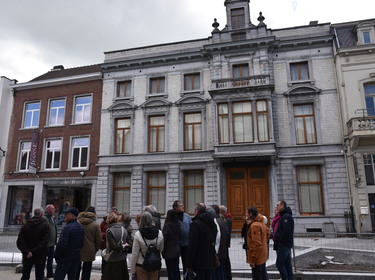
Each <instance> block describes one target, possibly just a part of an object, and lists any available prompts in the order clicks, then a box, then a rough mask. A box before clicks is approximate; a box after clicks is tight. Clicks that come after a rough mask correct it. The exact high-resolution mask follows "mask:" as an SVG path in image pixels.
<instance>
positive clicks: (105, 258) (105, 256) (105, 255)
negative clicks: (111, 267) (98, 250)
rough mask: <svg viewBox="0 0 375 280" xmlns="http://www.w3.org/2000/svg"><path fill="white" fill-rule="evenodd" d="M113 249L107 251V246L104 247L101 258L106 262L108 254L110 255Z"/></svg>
mask: <svg viewBox="0 0 375 280" xmlns="http://www.w3.org/2000/svg"><path fill="white" fill-rule="evenodd" d="M112 253H113V251H111V252H110V253H108V248H105V249H104V250H103V251H102V258H103V259H104V260H105V261H106V262H108V260H109V258H110V256H111V255H112Z"/></svg>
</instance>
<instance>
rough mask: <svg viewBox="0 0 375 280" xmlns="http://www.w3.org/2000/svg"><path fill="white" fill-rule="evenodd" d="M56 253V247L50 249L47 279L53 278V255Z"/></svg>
mask: <svg viewBox="0 0 375 280" xmlns="http://www.w3.org/2000/svg"><path fill="white" fill-rule="evenodd" d="M54 253H55V246H52V247H48V255H47V277H53V267H52V264H53V254H54Z"/></svg>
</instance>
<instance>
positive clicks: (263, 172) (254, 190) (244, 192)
mask: <svg viewBox="0 0 375 280" xmlns="http://www.w3.org/2000/svg"><path fill="white" fill-rule="evenodd" d="M226 176H227V177H226V178H227V202H228V203H227V204H228V205H227V207H228V210H229V211H230V212H231V214H232V215H233V224H232V228H233V230H234V231H238V230H241V228H242V226H243V223H244V219H245V212H246V209H247V208H248V207H249V206H255V207H256V208H257V209H258V211H259V213H261V214H263V215H265V216H266V217H267V218H269V216H270V202H269V201H270V200H269V189H268V169H267V167H247V168H228V169H227V174H226Z"/></svg>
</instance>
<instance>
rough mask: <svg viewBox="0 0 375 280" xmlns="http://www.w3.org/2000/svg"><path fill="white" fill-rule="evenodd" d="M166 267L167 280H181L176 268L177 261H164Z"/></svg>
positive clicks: (178, 270)
mask: <svg viewBox="0 0 375 280" xmlns="http://www.w3.org/2000/svg"><path fill="white" fill-rule="evenodd" d="M165 264H166V266H167V272H168V280H179V279H181V275H180V268H179V267H178V258H177V259H165Z"/></svg>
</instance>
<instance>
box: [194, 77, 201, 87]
mask: <svg viewBox="0 0 375 280" xmlns="http://www.w3.org/2000/svg"><path fill="white" fill-rule="evenodd" d="M200 88H201V79H200V75H199V74H196V75H194V89H200Z"/></svg>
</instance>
